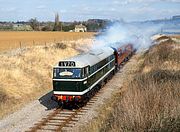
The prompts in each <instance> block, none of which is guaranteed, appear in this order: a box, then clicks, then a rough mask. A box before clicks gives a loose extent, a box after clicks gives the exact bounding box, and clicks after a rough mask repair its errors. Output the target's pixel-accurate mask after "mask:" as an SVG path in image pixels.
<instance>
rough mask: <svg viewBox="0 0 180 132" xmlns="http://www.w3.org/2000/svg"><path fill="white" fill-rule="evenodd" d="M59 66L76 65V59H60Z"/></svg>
mask: <svg viewBox="0 0 180 132" xmlns="http://www.w3.org/2000/svg"><path fill="white" fill-rule="evenodd" d="M59 66H62V67H75V66H76V63H75V62H74V61H60V62H59Z"/></svg>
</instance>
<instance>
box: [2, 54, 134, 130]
mask: <svg viewBox="0 0 180 132" xmlns="http://www.w3.org/2000/svg"><path fill="white" fill-rule="evenodd" d="M136 60H137V56H136V55H135V56H134V57H133V58H132V59H131V60H130V61H129V62H128V63H127V64H126V65H125V66H124V67H123V69H121V70H120V71H119V72H118V73H117V74H116V75H115V76H114V77H113V79H112V80H110V81H109V82H108V83H107V84H106V85H105V87H104V88H103V89H102V93H101V94H100V96H98V99H97V101H96V102H95V103H94V104H92V106H91V108H90V109H89V111H87V113H86V114H84V115H83V116H81V117H80V118H79V121H78V122H77V123H76V124H75V125H74V127H72V128H67V129H65V130H66V131H77V130H78V129H79V128H81V127H82V126H83V125H85V124H87V123H88V122H89V121H91V120H92V119H93V118H96V117H97V116H98V110H99V109H100V108H101V107H102V106H103V104H105V103H106V101H107V99H110V98H112V96H113V94H114V93H117V92H119V90H121V87H122V82H123V81H124V80H125V79H126V78H127V77H129V76H127V74H129V73H131V72H132V70H133V69H134V67H135V66H136V65H137V64H136V62H137V61H136ZM51 95H52V92H50V93H48V94H46V95H44V96H42V97H41V98H40V99H39V100H35V101H33V102H31V103H29V104H27V105H26V106H25V107H24V108H22V109H21V110H19V111H17V112H15V113H13V114H11V115H9V116H8V117H6V118H4V119H2V120H0V131H1V132H22V131H26V130H29V127H32V126H33V124H34V123H37V122H38V121H40V119H41V118H43V117H46V115H48V114H49V113H50V112H52V110H53V109H54V108H56V107H57V104H56V103H55V102H54V101H51V99H50V97H51Z"/></svg>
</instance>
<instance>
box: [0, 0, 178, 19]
mask: <svg viewBox="0 0 180 132" xmlns="http://www.w3.org/2000/svg"><path fill="white" fill-rule="evenodd" d="M0 2H1V5H0V11H1V14H0V21H8V22H17V21H28V20H30V19H31V18H37V20H39V21H45V22H47V21H54V16H55V13H59V16H60V21H64V22H73V21H85V20H88V19H108V20H124V21H126V22H132V21H148V20H157V19H170V18H172V16H176V15H179V13H180V0H149V1H146V0H124V1H121V0H113V1H111V2H110V1H108V0H100V1H95V0H92V1H91V2H90V1H84V0H77V1H73V0H69V1H64V0H54V1H50V0H39V1H35V0H32V1H22V0H14V1H13V2H12V1H10V0H6V1H5V0H0ZM17 3H18V4H17ZM44 14H45V15H44Z"/></svg>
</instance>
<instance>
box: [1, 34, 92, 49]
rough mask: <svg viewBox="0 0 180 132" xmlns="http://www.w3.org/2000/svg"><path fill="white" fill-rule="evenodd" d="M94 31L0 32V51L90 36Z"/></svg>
mask: <svg viewBox="0 0 180 132" xmlns="http://www.w3.org/2000/svg"><path fill="white" fill-rule="evenodd" d="M94 34H95V33H75V32H3V31H2V32H0V51H5V50H6V51H7V50H9V49H14V48H20V47H26V46H33V45H48V44H51V43H59V42H62V41H75V40H78V39H84V38H91V37H93V35H94Z"/></svg>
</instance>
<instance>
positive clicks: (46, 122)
mask: <svg viewBox="0 0 180 132" xmlns="http://www.w3.org/2000/svg"><path fill="white" fill-rule="evenodd" d="M102 92H103V89H101V90H100V91H99V92H98V93H96V94H95V96H93V97H92V98H91V99H90V101H88V102H87V104H86V105H85V106H83V107H82V108H79V109H73V110H68V109H61V108H57V109H55V110H54V111H53V112H51V113H50V114H49V115H47V117H45V118H42V119H41V120H40V121H39V122H38V123H36V124H34V126H33V127H31V128H30V129H29V130H28V131H26V132H41V131H43V132H44V131H45V132H46V131H47V132H49V131H55V132H59V131H66V130H67V129H69V128H70V127H73V126H74V125H75V124H76V122H77V121H78V120H79V118H81V116H82V115H84V114H86V112H87V111H88V110H89V109H90V108H91V106H92V104H94V103H95V102H96V101H97V100H98V98H99V96H100V94H101V93H102Z"/></svg>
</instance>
